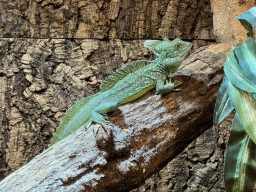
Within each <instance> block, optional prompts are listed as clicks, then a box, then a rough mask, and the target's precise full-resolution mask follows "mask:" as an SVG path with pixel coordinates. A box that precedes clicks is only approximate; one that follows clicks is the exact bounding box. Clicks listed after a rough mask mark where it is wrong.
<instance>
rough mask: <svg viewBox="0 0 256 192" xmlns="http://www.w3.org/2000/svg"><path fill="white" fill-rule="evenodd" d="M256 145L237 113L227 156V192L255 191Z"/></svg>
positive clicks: (225, 174)
mask: <svg viewBox="0 0 256 192" xmlns="http://www.w3.org/2000/svg"><path fill="white" fill-rule="evenodd" d="M255 149H256V145H255V143H254V142H253V141H252V140H251V139H250V137H249V136H248V134H247V133H246V131H245V129H244V128H243V125H242V123H241V121H240V119H239V116H238V114H237V113H236V115H235V118H234V120H233V125H232V128H231V132H230V137H229V140H228V146H227V149H226V155H225V168H224V177H225V186H226V191H227V192H229V191H232V192H249V191H253V188H254V185H255V181H256V161H255V159H256V150H255Z"/></svg>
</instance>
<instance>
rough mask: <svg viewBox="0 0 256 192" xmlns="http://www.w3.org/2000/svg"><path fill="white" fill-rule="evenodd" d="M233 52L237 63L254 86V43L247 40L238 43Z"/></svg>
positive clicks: (255, 60)
mask: <svg viewBox="0 0 256 192" xmlns="http://www.w3.org/2000/svg"><path fill="white" fill-rule="evenodd" d="M234 52H235V57H236V60H237V62H238V63H239V65H240V66H241V68H242V69H243V71H244V72H245V74H246V75H247V77H248V78H249V79H250V80H251V81H252V82H253V83H254V85H255V86H256V42H255V41H254V40H253V39H252V38H249V39H247V40H246V41H244V42H243V43H238V44H237V45H236V47H235V49H234Z"/></svg>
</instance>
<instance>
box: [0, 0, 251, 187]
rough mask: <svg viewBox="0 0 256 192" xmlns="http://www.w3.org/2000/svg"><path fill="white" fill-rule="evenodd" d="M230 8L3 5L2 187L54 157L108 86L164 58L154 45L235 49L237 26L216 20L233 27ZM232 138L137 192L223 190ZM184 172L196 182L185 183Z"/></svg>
mask: <svg viewBox="0 0 256 192" xmlns="http://www.w3.org/2000/svg"><path fill="white" fill-rule="evenodd" d="M225 2H226V4H225V3H224V5H223V6H220V4H218V3H219V2H218V1H215V0H212V1H211V2H210V1H209V0H161V1H160V0H129V1H123V0H83V1H79V0H14V1H8V0H2V1H0V21H1V22H0V37H1V39H0V138H1V139H0V147H1V148H0V162H1V163H0V179H3V178H4V177H6V176H7V175H8V174H10V173H11V172H13V171H14V170H16V169H18V168H20V167H21V166H22V165H24V164H26V163H27V162H29V161H30V160H31V159H33V157H35V156H36V155H37V154H39V153H41V152H42V151H43V150H44V149H46V148H47V147H48V144H49V141H50V139H51V137H52V134H53V133H54V132H55V128H56V127H57V126H58V124H59V122H60V120H61V117H62V116H63V114H64V113H65V112H66V110H67V109H68V108H70V107H71V106H72V104H74V103H75V102H76V101H77V100H79V99H81V98H82V97H86V96H88V95H92V94H94V93H96V92H98V90H99V85H100V83H101V81H102V80H104V78H106V77H107V76H108V75H110V74H112V73H113V72H114V71H116V70H117V69H118V68H120V67H121V66H123V65H125V64H127V63H130V62H132V61H136V60H139V59H145V60H151V59H154V58H155V56H154V55H153V54H152V53H151V52H149V51H148V50H147V49H146V48H145V47H144V46H143V43H144V40H146V39H161V38H162V37H163V36H164V37H167V38H168V39H175V38H181V39H183V40H188V41H191V42H192V43H193V50H192V52H193V51H195V50H197V49H198V48H200V47H202V46H204V45H208V44H210V43H212V42H214V41H215V40H217V41H218V42H225V43H228V44H230V45H234V43H235V42H236V41H239V40H241V38H240V39H234V38H230V41H227V40H226V39H227V38H226V37H230V36H231V37H233V36H234V34H236V32H234V33H233V31H234V30H236V27H234V28H232V29H230V28H229V29H228V30H226V29H225V30H223V29H222V28H221V25H218V24H215V25H213V24H214V22H215V23H218V22H216V21H217V20H216V18H217V19H218V20H220V21H224V19H221V15H223V14H224V16H222V17H223V18H224V17H225V14H227V13H228V12H227V11H225V9H228V7H229V6H230V4H231V2H229V1H228V0H226V1H225ZM241 2H242V1H241ZM241 2H240V1H239V5H238V3H235V6H236V7H235V8H236V10H239V9H240V8H241V7H242V8H243V9H245V8H244V7H243V6H246V7H249V6H251V4H255V1H252V0H247V1H243V2H244V3H241ZM239 6H240V7H239ZM252 6H253V5H252ZM252 6H251V7H252ZM231 7H232V8H234V6H231ZM249 8H250V7H249ZM249 8H248V9H249ZM213 14H215V15H213ZM217 16H218V17H217ZM229 19H232V18H231V17H230V18H229ZM225 21H226V20H225ZM229 21H230V20H229ZM232 21H233V20H232ZM222 25H223V26H226V25H227V22H226V23H225V22H224V23H223V24H222ZM225 31H229V32H230V33H227V32H225ZM224 32H225V33H224ZM223 34H224V35H223ZM225 35H227V36H225ZM232 35H233V36H232ZM230 42H231V43H230ZM227 122H229V123H225V122H224V125H225V126H224V128H225V129H227V130H228V129H229V128H228V127H229V126H230V124H231V123H230V119H229V120H227ZM211 124H212V122H209V126H210V125H211ZM224 128H223V129H224ZM223 129H217V128H216V129H210V130H209V131H208V132H207V133H205V134H204V135H202V136H201V137H200V138H198V140H197V141H195V142H194V143H192V144H191V145H190V146H189V147H188V148H187V149H186V150H185V151H184V153H182V154H180V156H178V157H177V158H176V159H174V160H173V161H172V162H170V164H168V165H167V167H165V168H164V169H163V170H162V171H161V172H159V173H157V174H156V175H153V177H152V178H150V179H148V180H147V181H146V182H145V185H143V186H141V188H138V189H136V190H137V191H161V190H162V191H164V190H165V189H166V186H168V187H169V188H168V190H169V191H183V190H184V189H187V190H188V191H189V190H191V191H202V190H208V191H210V190H211V191H214V190H220V191H223V190H224V183H223V177H222V175H221V171H222V167H223V157H224V150H225V142H227V138H228V136H227V135H228V131H223ZM209 141H210V146H209V145H207V143H209ZM203 146H209V148H208V147H206V148H207V149H206V148H204V147H203ZM202 151H208V152H206V153H207V154H203V152H202ZM202 156H203V157H202ZM213 159H220V160H219V161H214V160H213ZM216 162H217V164H216ZM184 170H185V172H186V173H187V175H186V174H185V175H182V176H181V175H180V173H184ZM206 175H208V177H207V178H212V179H208V181H209V180H210V182H208V181H206V180H205V179H204V177H205V176H206ZM163 178H164V179H163ZM209 183H210V184H209ZM136 190H135V191H136Z"/></svg>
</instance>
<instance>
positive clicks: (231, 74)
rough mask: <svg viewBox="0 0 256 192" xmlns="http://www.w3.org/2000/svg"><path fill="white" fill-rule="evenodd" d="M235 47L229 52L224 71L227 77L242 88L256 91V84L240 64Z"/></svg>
mask: <svg viewBox="0 0 256 192" xmlns="http://www.w3.org/2000/svg"><path fill="white" fill-rule="evenodd" d="M233 50H234V49H231V50H230V51H229V52H228V54H227V59H226V62H225V65H224V72H225V74H226V76H227V78H228V79H229V80H230V81H231V82H232V83H233V84H234V85H235V86H236V87H239V88H240V89H243V90H245V91H248V92H252V93H256V85H255V84H254V83H253V82H252V81H251V80H250V79H249V78H248V77H247V75H246V74H245V72H244V71H243V69H242V68H241V66H240V65H239V64H238V62H237V60H236V58H235V55H234V51H233Z"/></svg>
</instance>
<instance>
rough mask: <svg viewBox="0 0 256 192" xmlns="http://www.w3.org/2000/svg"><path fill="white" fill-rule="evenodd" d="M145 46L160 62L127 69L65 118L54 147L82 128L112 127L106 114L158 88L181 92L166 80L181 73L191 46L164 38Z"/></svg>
mask: <svg viewBox="0 0 256 192" xmlns="http://www.w3.org/2000/svg"><path fill="white" fill-rule="evenodd" d="M144 46H145V47H147V48H149V49H150V50H151V51H152V52H153V53H154V54H155V55H156V56H157V58H156V59H155V60H154V61H136V62H133V63H131V64H128V65H126V66H124V67H123V68H121V69H120V70H118V71H117V72H115V73H113V75H112V76H109V77H108V78H107V79H105V80H104V81H103V82H102V84H101V91H100V92H99V93H97V94H95V95H93V96H90V97H87V98H83V99H82V100H80V101H78V102H77V103H76V104H75V105H73V106H72V107H71V109H69V111H68V112H67V113H66V114H65V116H64V117H63V119H62V122H61V123H60V125H59V127H58V128H57V131H56V133H55V134H54V135H53V138H52V140H51V144H50V145H53V144H54V143H56V142H58V141H60V140H62V139H63V138H65V137H67V136H68V135H70V134H71V133H72V132H74V131H76V130H77V129H78V128H80V127H82V126H88V125H89V124H90V123H91V122H92V121H94V122H97V123H99V124H101V125H102V126H103V127H106V126H108V125H110V124H111V123H110V122H109V121H107V116H103V115H102V114H106V113H107V112H110V111H115V110H117V109H118V107H119V106H120V105H122V104H125V103H128V102H130V101H133V100H135V99H137V98H139V97H141V96H142V95H144V94H145V93H146V92H148V91H149V90H151V89H154V88H156V91H157V92H158V93H162V94H164V93H169V92H171V91H177V90H178V89H175V88H176V87H177V86H178V85H175V84H174V83H172V82H168V81H167V80H166V79H167V77H168V75H169V74H170V73H175V72H176V71H177V70H178V68H179V66H180V65H181V63H182V61H183V60H184V58H185V56H186V54H187V53H188V51H189V50H190V49H191V43H189V42H184V41H182V40H180V39H175V40H173V41H169V40H168V39H166V38H164V40H163V41H158V40H147V41H145V43H144Z"/></svg>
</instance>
